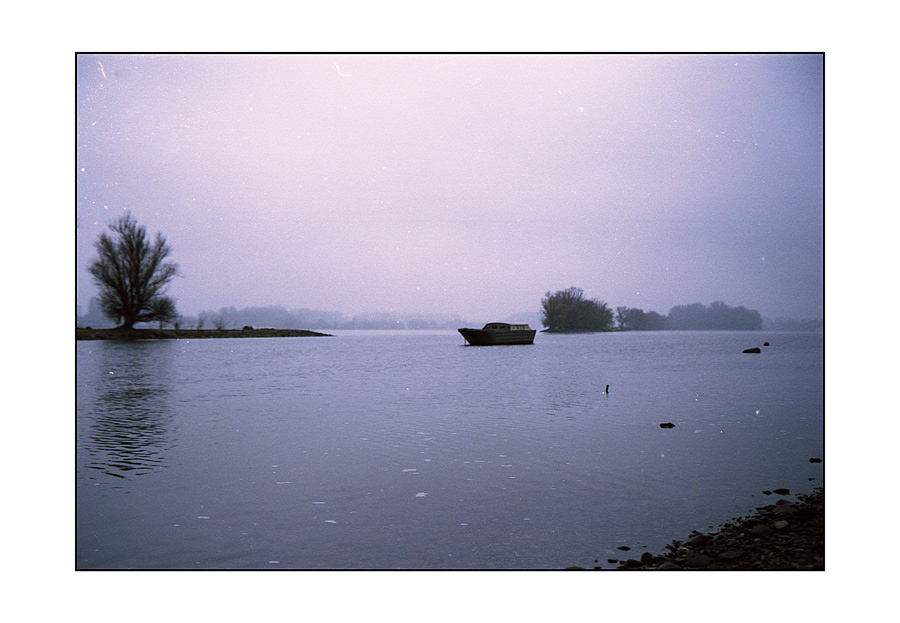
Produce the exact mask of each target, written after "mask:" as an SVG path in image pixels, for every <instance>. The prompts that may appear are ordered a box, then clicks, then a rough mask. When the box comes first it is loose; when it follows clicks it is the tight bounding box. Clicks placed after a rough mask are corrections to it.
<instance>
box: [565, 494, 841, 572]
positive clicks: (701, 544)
mask: <svg viewBox="0 0 900 623" xmlns="http://www.w3.org/2000/svg"><path fill="white" fill-rule="evenodd" d="M765 493H769V494H771V493H772V492H769V491H766V492H765ZM774 493H776V494H779V495H788V494H789V491H787V490H784V489H776V490H775V491H774ZM797 499H798V501H797V502H791V501H789V500H787V499H784V498H781V499H779V500H778V501H777V502H775V503H774V504H769V505H766V506H762V507H759V508H757V509H756V511H755V512H754V513H753V514H752V515H750V516H748V517H744V518H741V519H737V520H734V521H731V522H728V523H725V524H724V525H723V526H722V527H721V529H720V530H719V531H718V532H711V533H707V534H703V533H700V532H696V531H695V532H693V533H691V534H690V535H689V536H688V538H687V539H686V540H685V541H684V542H681V541H672V542H671V543H670V544H668V545H666V549H667V550H668V552H667V553H665V554H661V555H654V554H651V553H650V552H645V553H644V554H642V555H641V557H640V559H628V560H624V561H619V560H613V559H611V560H608V561H607V562H608V563H611V564H616V563H618V567H615V569H614V570H617V571H618V570H624V571H641V570H659V571H682V570H704V569H705V570H708V571H730V570H733V571H781V570H795V571H824V570H825V490H824V488H823V487H819V488H817V489H815V490H814V491H813V493H811V494H809V495H803V494H800V495H797ZM570 569H583V567H570ZM594 569H598V570H599V569H601V568H600V567H594Z"/></svg>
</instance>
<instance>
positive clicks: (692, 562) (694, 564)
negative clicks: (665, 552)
mask: <svg viewBox="0 0 900 623" xmlns="http://www.w3.org/2000/svg"><path fill="white" fill-rule="evenodd" d="M712 561H713V559H712V558H710V557H709V556H707V555H706V554H698V555H697V556H693V557H692V558H688V560H687V562H686V563H684V566H685V567H687V568H688V569H706V568H707V567H708V566H709V565H711V564H712Z"/></svg>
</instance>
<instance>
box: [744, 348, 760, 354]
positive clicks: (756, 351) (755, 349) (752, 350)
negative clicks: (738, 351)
mask: <svg viewBox="0 0 900 623" xmlns="http://www.w3.org/2000/svg"><path fill="white" fill-rule="evenodd" d="M744 352H745V353H761V352H762V350H760V349H759V347H756V348H748V349H747V350H745V351H744Z"/></svg>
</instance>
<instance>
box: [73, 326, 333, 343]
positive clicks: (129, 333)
mask: <svg viewBox="0 0 900 623" xmlns="http://www.w3.org/2000/svg"><path fill="white" fill-rule="evenodd" d="M242 337H334V336H333V335H331V334H330V333H318V332H316V331H307V330H305V329H79V328H76V329H75V340H76V341H78V340H120V341H132V340H191V339H194V340H196V339H210V338H242Z"/></svg>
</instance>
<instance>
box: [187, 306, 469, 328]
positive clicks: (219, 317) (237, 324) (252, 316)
mask: <svg viewBox="0 0 900 623" xmlns="http://www.w3.org/2000/svg"><path fill="white" fill-rule="evenodd" d="M186 320H187V322H189V323H191V324H194V325H196V324H197V323H201V324H202V328H208V329H217V328H220V329H241V328H243V327H245V326H252V327H254V328H257V329H259V328H265V327H272V328H277V329H451V328H452V329H456V328H458V327H460V326H462V324H460V323H461V322H463V321H462V320H460V319H459V318H458V317H457V316H452V315H448V314H428V315H415V314H412V315H402V314H392V313H371V314H360V315H358V316H353V317H350V318H348V317H347V316H345V315H344V314H341V313H339V312H327V311H315V310H310V309H298V310H288V309H285V308H284V307H281V306H278V305H271V306H268V307H246V308H243V309H237V308H235V307H223V308H222V309H220V310H219V311H213V310H205V311H202V312H200V314H199V315H198V316H197V317H196V318H188V319H186Z"/></svg>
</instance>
